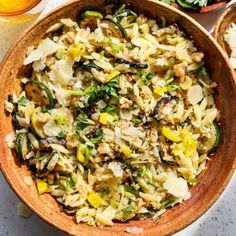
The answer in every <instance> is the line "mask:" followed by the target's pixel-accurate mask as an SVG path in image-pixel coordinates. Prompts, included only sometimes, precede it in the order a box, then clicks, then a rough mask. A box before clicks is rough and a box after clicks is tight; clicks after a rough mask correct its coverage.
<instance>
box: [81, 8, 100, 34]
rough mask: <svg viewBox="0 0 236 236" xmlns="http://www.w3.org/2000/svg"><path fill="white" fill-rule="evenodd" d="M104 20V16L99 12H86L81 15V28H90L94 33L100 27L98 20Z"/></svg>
mask: <svg viewBox="0 0 236 236" xmlns="http://www.w3.org/2000/svg"><path fill="white" fill-rule="evenodd" d="M102 18H103V15H102V14H101V13H100V12H98V11H91V10H87V11H84V12H83V13H82V14H81V15H80V20H79V26H80V27H81V28H84V29H87V28H90V29H91V30H92V31H94V30H95V29H96V28H97V27H98V26H97V20H98V19H100V20H101V19H102Z"/></svg>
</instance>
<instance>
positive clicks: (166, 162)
mask: <svg viewBox="0 0 236 236" xmlns="http://www.w3.org/2000/svg"><path fill="white" fill-rule="evenodd" d="M159 156H160V159H161V161H162V162H164V163H165V164H167V165H170V166H173V165H174V162H172V161H167V160H165V159H164V156H165V153H164V151H163V149H162V148H161V147H159Z"/></svg>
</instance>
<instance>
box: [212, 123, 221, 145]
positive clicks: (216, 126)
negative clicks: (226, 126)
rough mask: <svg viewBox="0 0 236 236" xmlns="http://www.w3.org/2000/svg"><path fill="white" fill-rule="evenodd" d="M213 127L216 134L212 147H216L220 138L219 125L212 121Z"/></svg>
mask: <svg viewBox="0 0 236 236" xmlns="http://www.w3.org/2000/svg"><path fill="white" fill-rule="evenodd" d="M214 127H215V131H216V134H215V137H216V138H215V142H214V145H213V148H217V147H218V146H219V144H220V138H221V133H220V126H219V125H218V124H216V123H214Z"/></svg>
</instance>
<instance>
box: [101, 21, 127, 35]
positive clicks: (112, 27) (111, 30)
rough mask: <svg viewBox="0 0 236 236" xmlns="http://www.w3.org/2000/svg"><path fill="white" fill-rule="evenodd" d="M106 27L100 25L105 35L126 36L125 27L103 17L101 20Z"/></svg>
mask: <svg viewBox="0 0 236 236" xmlns="http://www.w3.org/2000/svg"><path fill="white" fill-rule="evenodd" d="M101 24H103V25H104V26H106V27H101V28H102V32H103V34H104V36H105V37H114V38H126V37H127V33H126V31H125V29H124V28H123V27H122V26H121V25H120V24H119V23H117V22H115V21H114V20H112V19H110V18H105V19H103V20H102V21H101Z"/></svg>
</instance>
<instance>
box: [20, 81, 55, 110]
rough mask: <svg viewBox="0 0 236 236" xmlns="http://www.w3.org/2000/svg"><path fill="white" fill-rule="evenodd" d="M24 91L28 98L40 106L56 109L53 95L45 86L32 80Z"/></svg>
mask: <svg viewBox="0 0 236 236" xmlns="http://www.w3.org/2000/svg"><path fill="white" fill-rule="evenodd" d="M24 90H25V93H26V96H27V98H28V99H29V100H30V101H34V102H35V103H36V104H37V105H38V106H45V107H47V108H49V109H52V108H53V107H54V99H53V96H52V93H51V92H50V90H49V89H48V87H47V86H46V85H45V84H43V83H41V82H39V81H37V80H30V81H29V82H27V83H26V85H25V89H24Z"/></svg>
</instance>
